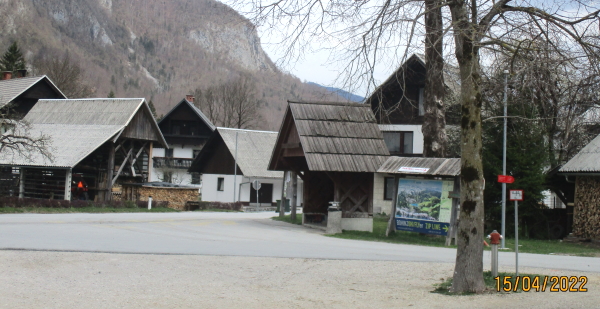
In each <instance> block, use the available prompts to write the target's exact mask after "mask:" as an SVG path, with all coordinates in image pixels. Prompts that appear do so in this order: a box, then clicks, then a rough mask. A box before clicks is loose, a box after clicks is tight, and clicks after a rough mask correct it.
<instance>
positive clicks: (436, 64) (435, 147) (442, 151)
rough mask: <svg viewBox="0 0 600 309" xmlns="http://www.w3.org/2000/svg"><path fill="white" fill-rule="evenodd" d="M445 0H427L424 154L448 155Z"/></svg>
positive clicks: (434, 155) (428, 155)
mask: <svg viewBox="0 0 600 309" xmlns="http://www.w3.org/2000/svg"><path fill="white" fill-rule="evenodd" d="M441 2H442V1H441V0H425V8H426V12H425V68H426V71H427V74H426V75H425V89H424V91H423V92H424V96H425V97H424V100H423V101H424V102H423V106H424V108H425V117H424V121H423V129H422V131H423V143H424V145H423V156H424V157H437V158H443V157H445V155H446V147H447V143H448V138H447V136H446V107H445V106H444V96H445V93H446V89H445V84H444V46H443V36H444V32H443V24H442V3H441Z"/></svg>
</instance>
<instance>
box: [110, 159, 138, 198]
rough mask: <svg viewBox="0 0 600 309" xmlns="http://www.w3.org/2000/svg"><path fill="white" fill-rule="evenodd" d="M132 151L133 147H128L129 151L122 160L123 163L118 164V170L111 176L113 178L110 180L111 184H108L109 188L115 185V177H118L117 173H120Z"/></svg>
mask: <svg viewBox="0 0 600 309" xmlns="http://www.w3.org/2000/svg"><path fill="white" fill-rule="evenodd" d="M132 151H133V148H132V149H129V152H127V156H126V157H125V159H124V160H123V163H122V164H121V166H119V170H118V171H117V174H116V175H115V177H113V179H112V181H111V184H110V187H111V188H112V186H114V185H115V181H117V178H119V175H121V172H122V171H123V167H125V163H127V160H128V159H129V156H130V155H131V152H132ZM111 194H112V193H111Z"/></svg>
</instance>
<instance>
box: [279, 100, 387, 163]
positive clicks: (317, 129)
mask: <svg viewBox="0 0 600 309" xmlns="http://www.w3.org/2000/svg"><path fill="white" fill-rule="evenodd" d="M288 103H289V104H288V108H287V110H286V114H285V116H284V121H283V123H282V127H281V129H280V131H279V136H278V138H277V145H276V147H275V149H274V151H273V155H272V157H271V162H270V164H269V169H272V170H281V169H284V167H283V166H280V157H281V156H282V150H283V147H282V146H283V143H284V139H285V138H286V137H287V136H286V135H287V134H288V133H289V132H284V131H287V130H288V129H287V128H289V127H290V126H291V124H292V122H293V124H294V125H295V127H296V129H297V132H298V135H299V139H300V147H301V149H302V151H303V153H304V158H305V159H306V163H307V165H308V169H309V170H310V171H335V172H376V171H377V169H378V168H379V166H381V164H382V163H383V162H384V161H385V160H386V159H387V157H388V156H389V155H390V154H389V151H388V148H387V146H386V145H385V142H384V140H383V135H382V133H381V131H380V130H379V128H378V127H377V123H376V121H375V116H374V115H373V111H372V110H371V107H370V106H369V105H365V104H359V103H336V102H292V101H288Z"/></svg>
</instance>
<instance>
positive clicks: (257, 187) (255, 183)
mask: <svg viewBox="0 0 600 309" xmlns="http://www.w3.org/2000/svg"><path fill="white" fill-rule="evenodd" d="M260 187H261V183H260V181H259V180H258V179H256V180H254V181H253V182H252V188H254V190H256V211H258V209H259V207H260V203H259V200H258V190H260Z"/></svg>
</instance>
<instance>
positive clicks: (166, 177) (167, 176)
mask: <svg viewBox="0 0 600 309" xmlns="http://www.w3.org/2000/svg"><path fill="white" fill-rule="evenodd" d="M162 181H163V182H168V183H173V172H163V179H162Z"/></svg>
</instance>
